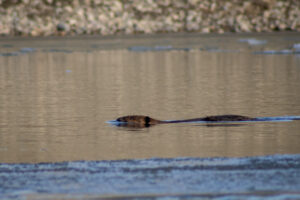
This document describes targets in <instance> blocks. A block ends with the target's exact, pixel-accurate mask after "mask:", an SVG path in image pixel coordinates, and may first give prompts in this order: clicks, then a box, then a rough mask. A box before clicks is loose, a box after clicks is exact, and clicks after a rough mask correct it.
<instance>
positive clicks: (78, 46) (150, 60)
mask: <svg viewBox="0 0 300 200" xmlns="http://www.w3.org/2000/svg"><path fill="white" fill-rule="evenodd" d="M299 43H300V37H299V34H274V35H272V34H262V35H256V34H253V35H251V34H246V35H223V36H218V35H193V34H192V35H165V36H161V37H160V36H138V37H135V38H133V37H123V38H122V37H118V38H110V37H104V38H97V37H86V38H82V37H79V38H76V37H75V38H47V39H43V38H37V39H23V38H19V39H14V38H5V39H1V40H0V162H1V163H39V162H47V163H49V162H62V161H66V163H67V165H68V163H69V164H70V165H73V164H74V163H75V164H74V165H77V164H76V163H77V162H72V161H77V160H85V162H83V163H87V165H89V163H90V164H91V165H93V163H94V162H96V161H97V162H98V161H99V162H100V161H101V160H120V159H150V160H151V158H153V157H157V158H167V159H170V162H173V159H175V161H176V159H177V158H179V157H186V158H187V159H188V158H191V157H194V158H195V159H196V158H199V159H200V160H201V158H203V157H205V158H207V157H246V156H265V155H274V154H295V155H296V158H295V159H296V160H295V162H296V163H298V162H299V158H298V155H299V154H300V145H299V144H300V133H299V130H300V121H299V120H297V121H289V120H287V121H285V120H283V121H272V120H271V121H265V122H264V121H262V122H255V123H254V122H251V123H246V124H244V123H243V124H238V125H236V126H208V125H206V124H203V123H185V124H163V125H157V126H153V127H150V128H143V129H136V128H126V127H115V126H111V125H110V124H108V123H106V122H107V121H109V120H114V119H116V118H117V117H120V116H123V115H129V114H143V115H149V116H151V117H153V118H157V119H161V120H173V119H185V118H196V117H203V116H206V115H218V114H239V115H247V116H251V117H283V116H300V92H299V88H300V67H299V66H300V56H299V49H297V47H298V46H299V45H298V44H299ZM263 158H264V157H263ZM89 160H91V161H90V162H87V161H89ZM275 160H276V159H275ZM175 161H174V162H175ZM156 162H157V163H156V165H160V164H162V163H163V162H164V160H158V161H156ZM195 162H198V161H197V159H196V161H195ZM274 162H276V161H274ZM79 164H80V162H79ZM56 165H60V164H59V163H58V164H54V166H52V165H50V168H52V167H53V168H55V166H56ZM174 165H175V164H174ZM3 166H5V165H4V164H1V165H0V167H3ZM18 166H20V167H22V165H19V164H16V167H18ZM29 166H39V165H29ZM41 166H43V165H41ZM80 166H81V165H80ZM12 167H13V168H14V167H15V165H12ZM132 167H134V165H133V166H132ZM270 170H271V171H272V168H270ZM295 170H296V172H290V171H286V172H285V171H284V170H283V171H280V173H287V174H288V175H291V174H296V175H297V174H299V171H297V170H299V167H295ZM33 171H34V172H35V169H33ZM3 173H4V176H8V177H10V176H12V174H13V171H12V172H7V174H6V172H2V175H3ZM59 173H60V172H58V174H59ZM162 173H164V172H162ZM188 173H191V174H193V170H191V171H189V172H188ZM195 173H196V172H195ZM199 173H200V172H199ZM5 174H6V175H5ZM100 175H101V174H100ZM78 176H79V178H84V177H85V175H78ZM122 176H123V175H122ZM124 176H126V174H125V175H124ZM77 178H78V177H77ZM128 178H130V177H128ZM183 178H184V177H183ZM61 179H62V180H64V178H59V180H61ZM85 180H86V181H87V182H88V181H89V180H88V178H87V179H85ZM143 180H144V179H142V180H141V182H137V183H140V184H142V183H143ZM184 180H186V181H188V178H187V179H184ZM184 180H182V183H183V185H189V182H186V184H185V182H184ZM238 180H240V181H242V179H238ZM266 180H267V179H266ZM92 181H93V180H92ZM135 181H137V180H135ZM87 182H86V183H87ZM171 182H172V181H171ZM171 182H169V184H170V183H171ZM67 183H68V182H67ZM92 183H93V182H91V184H92ZM94 183H95V184H96V185H97V184H100V183H99V182H94ZM293 183H294V185H295V188H294V189H292V190H289V191H290V192H294V191H296V190H298V191H299V190H300V189H299V186H298V184H299V181H295V182H293ZM101 184H102V183H101ZM124 184H126V183H124ZM167 184H168V183H166V185H167ZM254 184H255V182H254ZM36 185H38V183H36ZM212 185H213V184H212ZM292 185H293V184H292ZM80 187H82V184H80V185H77V186H76V185H72V184H71V185H70V188H71V189H70V191H72V189H74V188H80ZM107 187H108V188H106V189H107V191H111V190H118V187H114V186H113V185H111V187H109V186H107ZM124 187H125V186H124ZM270 187H271V189H272V188H273V189H274V190H272V191H273V192H274V191H276V187H275V186H274V187H273V186H272V185H271V186H270ZM84 188H85V187H84ZM84 188H83V190H82V191H84ZM163 188H164V187H163ZM178 188H180V187H179V186H176V187H175V186H174V188H172V191H173V190H177V189H178ZM232 188H234V187H232ZM258 188H260V186H259V187H258ZM31 189H32V188H31ZM31 189H29V191H31ZM248 189H249V188H248ZM25 190H26V189H25ZM74 190H75V189H74ZM162 190H163V191H162V192H159V191H158V189H157V188H155V187H154V188H152V189H151V191H152V192H151V195H155V194H156V193H157V194H167V193H170V192H169V191H170V188H169V187H165V190H164V189H162ZM195 190H198V188H197V187H196V188H195ZM217 190H218V185H216V188H215V190H214V191H212V193H213V194H214V193H215V191H217ZM261 190H262V191H267V190H268V189H266V188H264V187H263V188H261ZM8 191H10V190H8ZM41 191H44V190H43V189H42V190H41ZM47 191H48V190H47ZM65 191H69V190H65ZM131 191H132V193H134V189H132V190H131ZM137 191H140V193H143V190H137ZM155 191H156V192H155ZM188 191H189V193H194V192H193V190H188ZM230 191H231V189H229V190H226V192H230ZM246 191H248V190H247V189H243V190H241V192H246ZM48 192H49V191H48ZM55 192H57V191H56V190H53V191H52V192H51V191H50V193H55ZM147 192H148V190H145V191H144V193H143V194H145V193H147ZM203 192H204V190H203ZM232 192H234V193H235V194H236V193H237V192H238V189H237V190H234V191H232ZM25 193H26V192H25ZM29 193H30V192H29ZM46 193H47V192H46ZM184 193H185V191H184V190H182V191H181V192H180V195H184ZM84 194H85V193H84ZM92 194H94V193H93V192H92ZM95 194H96V195H98V194H102V195H103V194H104V193H102V192H98V193H97V192H95ZM105 194H107V193H105ZM108 194H110V193H108ZM111 194H113V193H111ZM122 194H123V193H120V194H119V195H122ZM126 194H127V193H126ZM197 194H198V193H197ZM273 194H274V193H273ZM288 194H289V192H288ZM124 195H125V194H124ZM252 195H254V196H255V194H254V193H251V195H249V196H250V197H251V196H252ZM21 196H22V195H21ZM246 196H247V195H246ZM279 196H280V195H279ZM298 197H299V196H298Z"/></svg>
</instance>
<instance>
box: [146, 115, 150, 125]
mask: <svg viewBox="0 0 300 200" xmlns="http://www.w3.org/2000/svg"><path fill="white" fill-rule="evenodd" d="M149 122H150V117H148V116H146V117H145V124H149Z"/></svg>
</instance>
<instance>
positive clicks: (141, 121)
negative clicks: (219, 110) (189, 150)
mask: <svg viewBox="0 0 300 200" xmlns="http://www.w3.org/2000/svg"><path fill="white" fill-rule="evenodd" d="M251 120H255V118H251V117H247V116H242V115H216V116H207V117H203V118H193V119H184V120H173V121H162V120H157V119H153V118H151V117H149V116H144V115H128V116H124V117H119V118H117V119H116V121H118V122H125V123H126V124H127V125H130V126H139V127H143V126H144V127H148V126H151V125H155V124H166V123H183V122H197V121H206V122H218V121H219V122H224V121H251Z"/></svg>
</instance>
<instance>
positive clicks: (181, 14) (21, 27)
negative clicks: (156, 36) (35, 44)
mask: <svg viewBox="0 0 300 200" xmlns="http://www.w3.org/2000/svg"><path fill="white" fill-rule="evenodd" d="M274 31H300V1H299V0H223V1H218V0H176V1H171V0H160V1H154V0H143V1H141V0H128V1H121V0H112V1H111V0H0V35H2V36H7V35H10V36H15V35H21V36H50V35H90V34H92V35H115V34H133V33H166V32H167V33H174V32H198V33H226V32H274Z"/></svg>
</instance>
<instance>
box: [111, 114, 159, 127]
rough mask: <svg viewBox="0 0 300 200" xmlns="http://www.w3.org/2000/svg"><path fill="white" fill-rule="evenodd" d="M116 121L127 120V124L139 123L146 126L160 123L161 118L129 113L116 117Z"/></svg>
mask: <svg viewBox="0 0 300 200" xmlns="http://www.w3.org/2000/svg"><path fill="white" fill-rule="evenodd" d="M116 121H118V122H126V123H127V124H138V125H142V126H145V127H147V126H150V125H154V124H158V123H159V120H156V119H152V118H151V117H148V116H144V115H128V116H124V117H119V118H118V119H116Z"/></svg>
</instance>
